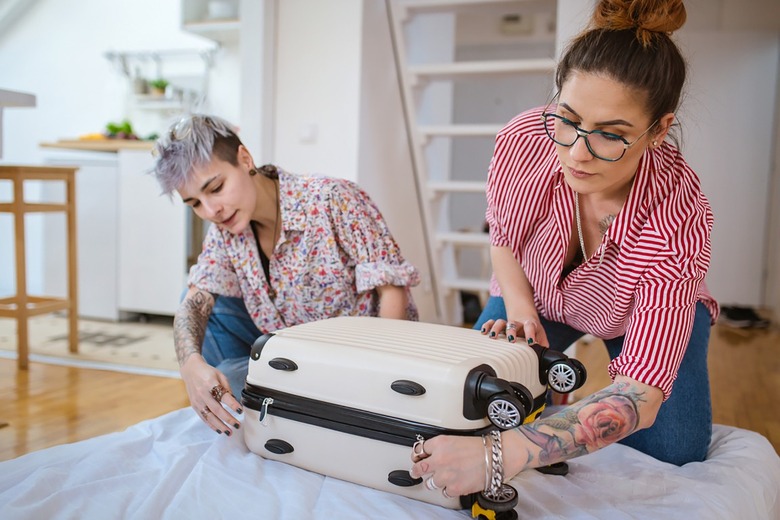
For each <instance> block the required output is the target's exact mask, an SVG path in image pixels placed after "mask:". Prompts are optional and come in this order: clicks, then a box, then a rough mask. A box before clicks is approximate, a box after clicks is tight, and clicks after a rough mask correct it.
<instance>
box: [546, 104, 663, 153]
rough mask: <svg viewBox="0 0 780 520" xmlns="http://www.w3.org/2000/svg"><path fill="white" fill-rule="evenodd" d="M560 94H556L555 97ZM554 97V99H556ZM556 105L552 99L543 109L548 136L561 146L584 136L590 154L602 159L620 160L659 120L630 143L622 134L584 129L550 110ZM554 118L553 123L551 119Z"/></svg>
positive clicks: (569, 144)
mask: <svg viewBox="0 0 780 520" xmlns="http://www.w3.org/2000/svg"><path fill="white" fill-rule="evenodd" d="M557 97H558V94H556V95H555V98H557ZM555 98H553V100H555ZM551 106H554V107H556V108H557V104H556V105H553V102H552V101H551V102H550V103H548V105H547V106H546V107H545V109H544V110H543V111H542V116H541V117H542V121H544V129H545V131H546V132H547V137H549V138H550V139H552V140H553V142H555V143H556V144H559V145H561V146H566V147H567V148H568V147H570V146H574V143H576V142H577V139H579V138H580V137H582V138H583V139H585V145H586V146H587V147H588V151H589V152H590V154H591V155H592V156H593V157H595V158H597V159H601V160H602V161H608V162H615V161H619V160H620V159H621V158H622V157H623V156H624V155H625V154H626V150H628V149H629V148H631V147H632V146H634V145H635V144H636V143H637V142H638V141H639V140H640V139H642V137H644V136H645V134H647V132H649V131H650V130H651V129H652V128H653V127H654V126H655V124H656V123H657V122H658V121H657V120H656V121H654V122H653V124H652V125H650V126H649V127H648V128H647V130H645V131H644V132H642V134H641V135H640V136H639V137H637V138H636V139H635V140H634V141H633V142H631V143H629V142H628V141H626V140H625V139H624V138H623V137H622V136H619V135H617V134H613V133H610V132H603V131H601V130H590V131H588V130H583V129H582V128H580V127H579V126H577V123H575V122H574V121H571V120H570V119H566V118H565V117H563V116H559V115H558V114H555V113H552V112H548V110H549V108H550V107H551ZM551 119H552V124H550V120H551Z"/></svg>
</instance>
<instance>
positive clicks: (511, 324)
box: [506, 323, 517, 329]
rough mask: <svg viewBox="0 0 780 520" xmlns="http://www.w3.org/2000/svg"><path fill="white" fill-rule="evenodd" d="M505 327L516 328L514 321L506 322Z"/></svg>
mask: <svg viewBox="0 0 780 520" xmlns="http://www.w3.org/2000/svg"><path fill="white" fill-rule="evenodd" d="M506 328H507V329H516V328H517V325H515V324H514V323H507V324H506Z"/></svg>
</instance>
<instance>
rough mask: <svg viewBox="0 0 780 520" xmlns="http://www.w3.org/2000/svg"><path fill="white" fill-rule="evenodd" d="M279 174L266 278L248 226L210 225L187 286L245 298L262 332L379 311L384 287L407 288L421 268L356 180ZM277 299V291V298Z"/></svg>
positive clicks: (411, 310)
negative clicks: (276, 227) (275, 230)
mask: <svg viewBox="0 0 780 520" xmlns="http://www.w3.org/2000/svg"><path fill="white" fill-rule="evenodd" d="M278 171H279V199H280V208H281V218H282V221H281V234H280V237H279V241H278V242H277V244H276V246H275V247H274V251H273V255H272V256H271V258H270V266H269V273H270V280H266V277H265V273H264V272H263V268H262V264H261V260H260V255H259V252H258V249H257V243H256V241H255V237H254V234H253V232H252V228H251V226H247V228H246V229H244V230H243V231H242V232H240V233H237V234H233V233H231V232H229V231H227V230H223V229H220V228H219V227H218V226H216V225H213V224H212V225H211V227H210V228H209V231H208V233H207V234H206V238H205V239H204V241H203V251H202V252H201V254H200V256H199V257H198V262H197V264H196V265H194V266H193V267H192V268H191V269H190V275H189V285H190V286H191V287H193V286H194V287H197V288H199V289H201V290H204V291H208V292H210V293H212V294H216V295H224V296H232V297H240V298H243V300H244V303H245V305H246V308H247V310H248V311H249V315H250V317H251V318H252V321H254V323H255V324H256V325H257V328H258V329H260V331H261V332H263V333H266V332H272V331H274V330H279V329H282V328H284V327H288V326H291V325H296V324H299V323H306V322H310V321H316V320H321V319H325V318H332V317H335V316H343V315H348V316H377V315H378V313H379V308H378V298H377V293H376V291H375V290H374V289H375V288H376V287H378V286H381V285H396V286H403V287H406V292H407V297H408V302H409V304H408V306H407V318H408V319H411V320H416V319H418V315H417V308H416V307H415V305H414V302H413V301H412V296H411V293H410V291H409V288H410V287H412V286H415V285H418V284H419V283H420V275H419V272H418V271H417V269H416V268H415V267H414V266H413V265H411V264H410V263H409V262H407V261H406V260H404V258H403V256H401V251H400V249H399V248H398V244H396V242H395V239H393V236H392V235H391V234H390V230H389V229H388V227H387V224H386V223H385V221H384V218H383V217H382V214H381V213H380V212H379V209H378V208H377V207H376V205H375V204H374V203H373V201H371V199H370V198H369V197H368V195H367V194H366V193H365V192H364V191H363V190H362V189H360V188H359V187H358V186H357V185H356V184H355V183H353V182H350V181H347V180H344V179H336V178H330V177H316V176H299V175H295V174H291V173H288V172H285V171H282V170H281V169H279V170H278ZM272 296H274V297H273V298H272Z"/></svg>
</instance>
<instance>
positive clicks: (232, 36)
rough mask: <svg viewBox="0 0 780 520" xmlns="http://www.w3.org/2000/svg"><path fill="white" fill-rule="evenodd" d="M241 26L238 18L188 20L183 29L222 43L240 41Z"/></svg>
mask: <svg viewBox="0 0 780 520" xmlns="http://www.w3.org/2000/svg"><path fill="white" fill-rule="evenodd" d="M239 27H240V22H239V20H238V19H225V20H203V21H197V22H187V23H185V24H184V25H183V29H184V30H185V31H187V32H190V33H193V34H197V35H198V36H203V37H204V38H208V39H209V40H214V41H216V42H220V43H228V42H235V41H238V34H239V33H238V29H239Z"/></svg>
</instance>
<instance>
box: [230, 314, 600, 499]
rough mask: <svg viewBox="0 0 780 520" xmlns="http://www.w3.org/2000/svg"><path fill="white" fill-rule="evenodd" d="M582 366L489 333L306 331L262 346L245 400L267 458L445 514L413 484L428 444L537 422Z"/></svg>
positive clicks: (348, 325) (248, 425) (264, 340)
mask: <svg viewBox="0 0 780 520" xmlns="http://www.w3.org/2000/svg"><path fill="white" fill-rule="evenodd" d="M585 377H586V374H585V369H584V367H583V366H582V364H581V363H579V362H578V361H577V360H575V359H571V358H568V357H567V356H566V355H564V354H562V353H559V352H555V351H553V350H550V349H546V348H542V347H536V348H532V347H528V346H527V345H525V344H523V343H517V344H510V343H507V342H506V341H502V340H498V341H496V340H491V339H488V338H487V337H486V336H483V335H482V334H481V333H480V332H479V331H475V330H470V329H465V328H459V327H451V326H445V325H436V324H431V323H421V322H410V321H401V320H391V319H382V318H369V317H339V318H332V319H329V320H324V321H318V322H312V323H307V324H303V325H296V326H293V327H289V328H287V329H283V330H280V331H278V332H276V333H271V334H266V335H264V336H262V337H261V338H259V339H258V340H257V341H256V342H255V344H254V346H253V348H252V352H251V359H250V362H249V373H248V375H247V380H246V386H245V388H244V391H243V393H242V401H243V405H244V409H245V414H246V415H245V421H244V426H243V428H242V429H243V430H244V438H245V440H246V444H247V446H248V447H249V449H250V450H251V451H253V452H255V453H257V454H259V455H261V456H263V457H265V458H268V459H274V460H279V461H283V462H286V463H289V464H292V465H295V466H298V467H301V468H305V469H308V470H310V471H314V472H317V473H321V474H324V475H328V476H332V477H336V478H339V479H342V480H346V481H350V482H354V483H357V484H361V485H365V486H369V487H372V488H375V489H380V490H384V491H389V492H392V493H396V494H401V495H405V496H407V497H411V498H415V499H418V500H422V501H425V502H430V503H434V504H439V505H441V506H444V507H448V508H452V509H459V508H470V507H471V505H472V502H473V501H474V500H475V499H476V497H475V496H470V497H456V498H451V499H448V498H445V497H444V496H443V495H442V494H441V493H438V492H431V491H430V490H428V489H426V488H425V485H424V484H423V483H422V480H421V479H412V478H411V476H410V475H409V469H410V467H411V460H410V455H411V448H412V445H413V444H414V442H415V441H416V440H417V439H418V436H422V437H423V438H426V439H428V438H431V437H434V436H436V435H439V434H448V435H482V434H485V433H487V432H489V431H490V430H495V429H509V428H514V427H516V426H518V425H519V424H522V423H524V422H529V421H532V420H534V419H535V418H536V417H537V416H538V414H539V413H541V411H542V409H543V408H544V404H545V396H546V391H547V385H548V383H549V384H550V386H552V387H553V389H555V390H557V391H560V392H569V391H571V390H573V389H575V388H578V387H579V386H581V385H582V383H583V382H584V381H585Z"/></svg>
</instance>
